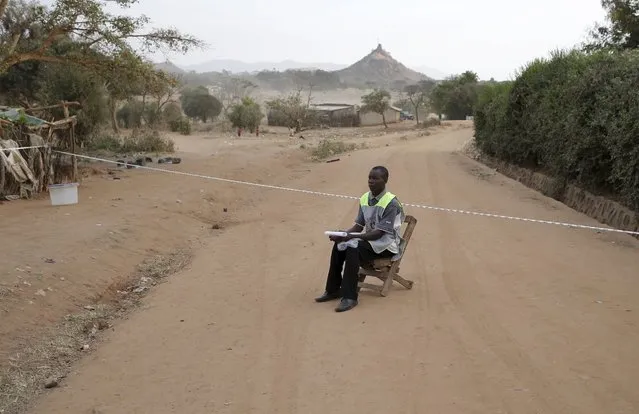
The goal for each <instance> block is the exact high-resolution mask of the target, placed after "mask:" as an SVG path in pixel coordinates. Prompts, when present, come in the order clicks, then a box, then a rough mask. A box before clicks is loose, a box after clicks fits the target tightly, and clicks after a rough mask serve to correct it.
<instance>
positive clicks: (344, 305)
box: [335, 298, 357, 312]
mask: <svg viewBox="0 0 639 414" xmlns="http://www.w3.org/2000/svg"><path fill="white" fill-rule="evenodd" d="M355 306H357V301H356V300H355V299H346V298H343V299H342V300H341V302H340V303H339V305H338V306H337V307H336V308H335V312H346V311H349V310H351V309H353V308H354V307H355Z"/></svg>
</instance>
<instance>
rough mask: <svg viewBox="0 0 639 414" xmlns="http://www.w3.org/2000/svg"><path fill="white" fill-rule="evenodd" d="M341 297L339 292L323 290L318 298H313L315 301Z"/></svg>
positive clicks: (321, 301)
mask: <svg viewBox="0 0 639 414" xmlns="http://www.w3.org/2000/svg"><path fill="white" fill-rule="evenodd" d="M341 297H342V295H340V294H339V292H337V293H328V292H324V294H323V295H322V296H320V297H319V298H315V302H317V303H323V302H330V301H331V300H335V299H339V298H341Z"/></svg>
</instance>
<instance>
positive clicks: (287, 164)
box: [0, 127, 639, 414]
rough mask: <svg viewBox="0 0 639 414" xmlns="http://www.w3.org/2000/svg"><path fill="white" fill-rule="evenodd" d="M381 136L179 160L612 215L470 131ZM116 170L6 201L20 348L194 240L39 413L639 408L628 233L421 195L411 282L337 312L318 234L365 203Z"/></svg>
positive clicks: (219, 149)
mask: <svg viewBox="0 0 639 414" xmlns="http://www.w3.org/2000/svg"><path fill="white" fill-rule="evenodd" d="M354 134H355V133H354ZM378 135H379V136H377V137H373V138H370V139H368V138H361V137H359V136H355V135H353V137H351V138H352V139H354V140H358V139H367V140H368V141H370V146H371V148H370V149H366V150H359V151H356V152H354V153H352V154H350V155H348V156H346V155H343V156H341V157H340V158H341V161H340V162H336V163H331V164H317V163H316V164H309V163H305V162H304V160H303V158H302V154H301V153H300V151H299V150H296V149H295V148H297V146H298V145H299V144H298V143H297V142H290V140H289V141H287V140H286V138H278V139H272V140H270V141H269V140H268V139H264V140H255V139H253V140H248V139H247V140H242V142H241V143H240V142H238V143H236V144H235V145H233V146H231V145H230V144H229V143H226V144H225V143H224V141H223V140H221V139H218V140H208V141H206V140H204V142H202V141H199V142H197V144H196V146H195V147H190V146H189V141H183V142H179V143H178V145H179V147H180V148H181V149H182V150H183V151H185V154H184V155H183V156H184V157H185V162H184V163H183V164H181V165H176V166H173V167H172V168H176V169H178V168H179V169H181V170H184V171H194V172H198V173H206V174H211V175H223V176H225V177H233V178H239V179H246V180H260V181H261V182H263V183H269V184H270V183H275V184H284V185H289V186H291V187H296V188H306V189H312V190H318V191H327V192H333V193H339V194H352V195H359V194H360V193H362V192H364V191H365V190H366V174H367V173H368V170H369V169H370V167H371V166H373V165H376V164H383V165H386V166H388V167H389V169H390V172H391V179H390V183H389V188H390V189H391V190H392V191H393V192H395V193H396V194H398V195H399V197H400V198H401V200H403V201H406V202H411V203H421V204H431V205H438V206H448V207H455V208H463V209H477V210H484V211H492V212H496V213H504V214H509V215H520V216H529V217H535V218H541V219H551V220H564V221H571V222H579V223H586V224H596V223H595V222H594V221H593V220H591V219H589V218H587V217H585V216H583V215H581V214H579V213H576V212H574V211H572V210H570V209H568V208H567V207H565V206H563V205H562V204H560V203H558V202H555V201H553V200H550V199H547V198H545V197H543V196H541V195H539V194H537V193H535V192H534V191H532V190H529V189H527V188H525V187H523V186H522V185H520V184H519V183H516V182H513V181H512V180H509V179H506V178H504V177H502V176H500V175H497V174H494V173H493V172H492V170H490V169H487V168H485V167H483V166H481V165H479V164H477V163H476V162H474V161H471V160H469V159H468V158H466V157H464V156H463V155H460V154H458V153H456V152H455V151H456V150H457V149H458V148H459V147H460V146H461V145H462V144H463V143H464V142H465V141H466V140H468V139H469V138H470V136H471V135H472V130H471V129H467V128H459V127H453V128H447V129H442V130H439V131H438V132H437V133H435V134H433V135H430V136H422V137H417V136H416V135H415V134H414V133H404V132H395V133H391V134H388V135H386V134H378ZM189 148H190V150H191V151H192V150H193V148H196V151H195V152H197V154H191V155H188V152H189ZM211 154H215V155H211ZM121 175H123V176H125V178H123V179H122V180H115V181H114V180H109V179H107V177H105V176H101V175H98V176H94V177H91V179H89V180H87V182H86V184H85V185H83V188H82V190H81V191H82V192H81V196H82V203H81V204H79V205H78V206H75V207H71V208H65V209H62V208H60V209H54V208H51V207H49V206H47V203H46V200H43V201H41V202H40V201H37V202H30V203H27V202H20V203H15V204H14V203H11V204H10V205H9V206H7V205H5V206H2V207H1V208H2V209H3V213H2V217H3V220H2V225H1V226H2V228H1V230H2V232H3V235H5V234H7V232H8V234H9V237H8V239H10V240H12V243H11V244H10V245H9V247H8V249H9V251H8V252H7V250H5V247H4V245H5V244H4V243H3V268H6V272H5V273H6V274H10V277H11V282H12V283H13V281H14V280H13V279H15V281H16V283H17V285H19V284H20V283H22V282H23V281H24V278H26V277H27V276H26V275H28V280H29V282H28V283H30V284H31V285H30V286H26V285H22V286H19V287H20V289H22V291H20V292H18V291H17V289H18V288H15V289H14V290H15V291H14V292H13V293H11V294H8V295H7V297H8V299H6V300H5V299H4V298H3V302H1V303H0V305H1V306H4V307H5V308H6V309H7V310H8V312H5V314H2V312H3V311H2V309H0V314H1V315H2V324H1V327H0V329H1V332H0V341H2V342H0V346H2V347H3V348H4V349H5V350H6V349H9V348H10V346H9V344H8V342H6V343H5V339H4V338H6V337H8V336H12V337H13V336H16V335H17V336H19V334H20V332H22V330H21V327H22V325H21V324H24V323H27V321H29V323H31V324H33V325H34V328H33V329H31V330H28V331H29V332H32V333H33V332H38V331H37V329H36V328H37V327H38V326H41V325H42V326H44V325H45V324H46V322H47V319H48V320H55V319H56V318H59V316H60V315H63V314H64V313H65V312H68V311H69V310H68V307H73V306H79V305H82V304H84V303H85V301H86V300H87V295H89V294H90V293H91V292H96V291H99V289H100V288H103V287H105V286H107V285H108V284H109V283H110V282H111V280H112V278H113V277H115V276H116V274H117V273H118V272H123V271H125V270H126V269H130V268H131V267H133V266H134V265H135V263H137V262H139V261H140V260H141V259H142V258H143V257H144V256H145V255H148V254H149V253H150V252H156V251H170V250H171V249H173V248H175V247H176V246H177V245H181V244H184V243H190V244H191V245H192V246H193V248H194V249H195V258H194V260H193V262H192V264H191V266H190V267H189V268H188V269H185V270H184V271H183V272H181V273H180V274H178V275H175V276H173V277H171V278H170V280H169V281H168V282H167V283H166V284H163V285H161V286H159V287H158V288H157V289H154V290H153V291H152V292H151V294H150V295H149V296H148V297H147V298H146V299H145V301H144V303H145V309H143V310H140V311H138V312H135V313H134V314H132V315H131V317H130V318H128V319H127V320H124V321H120V322H117V323H116V324H115V326H114V330H113V331H112V332H108V333H107V334H106V335H105V336H106V337H105V341H104V343H103V344H101V346H100V347H99V349H98V350H96V351H95V352H94V353H92V354H90V355H89V356H87V357H86V358H85V359H83V360H82V361H80V362H79V363H78V364H77V365H76V368H75V369H74V372H73V373H72V374H71V375H70V376H69V377H68V378H67V379H66V380H65V381H64V382H63V384H62V387H61V388H60V389H56V390H53V391H51V392H50V393H48V394H47V395H45V396H44V397H43V398H41V399H40V400H39V401H38V402H37V404H36V406H35V407H33V410H32V412H33V413H45V412H46V413H65V414H66V413H103V414H110V413H211V412H215V413H237V414H240V413H242V414H243V413H291V414H292V413H349V414H350V413H360V412H361V413H364V412H365V413H416V414H417V413H418V414H421V413H425V412H433V413H562V414H564V413H602V412H606V413H636V412H638V411H639V391H638V390H637V388H636V387H635V386H634V384H635V383H636V382H637V381H639V370H638V369H637V368H636V367H637V366H639V354H638V353H637V351H636V350H637V347H638V346H639V331H637V329H636V327H637V323H638V322H639V316H638V314H639V309H637V307H636V304H637V301H636V298H637V296H638V294H639V283H638V282H637V268H638V266H639V254H637V253H638V251H639V243H638V242H637V241H636V240H635V239H632V238H631V237H626V236H623V235H609V234H597V233H593V232H589V231H583V230H571V229H565V228H561V227H553V226H546V225H537V224H526V223H521V222H509V221H504V220H495V219H487V218H477V217H469V216H464V215H452V214H447V213H435V212H431V211H427V210H419V209H409V211H408V212H409V214H412V215H414V216H415V217H416V218H417V219H418V220H419V222H418V225H417V228H416V232H415V234H414V236H413V241H412V244H411V246H410V248H409V251H408V252H407V255H406V257H405V259H404V261H403V263H402V274H403V275H404V277H406V278H408V279H412V280H414V281H415V286H414V288H413V289H412V290H410V291H406V290H403V289H402V288H401V287H394V289H393V290H392V291H391V293H390V296H389V297H386V298H381V297H379V296H375V295H373V294H369V293H362V295H361V299H360V306H359V307H357V308H356V309H354V310H353V311H351V312H347V313H345V314H336V313H335V312H333V307H334V305H335V304H334V303H331V304H316V303H314V302H313V298H314V296H315V295H317V294H320V293H321V291H322V288H323V284H324V278H325V276H326V266H327V262H328V255H329V252H330V248H331V246H330V243H328V242H327V240H326V239H325V237H324V236H323V234H322V233H323V231H325V230H327V229H332V228H337V227H344V226H348V225H349V224H350V223H351V222H352V219H353V218H354V216H355V213H356V204H355V202H353V201H350V200H342V199H334V198H323V197H318V196H314V195H304V194H296V193H289V192H280V191H275V190H263V189H253V188H250V187H242V186H238V185H230V184H221V183H216V182H207V181H203V180H200V179H195V178H184V177H177V176H172V175H159V174H158V173H151V172H143V171H128V172H126V173H123V174H122V173H121ZM88 197H91V198H88ZM178 200H179V201H178ZM223 207H226V208H227V209H228V213H223V212H222V208H223ZM5 212H7V213H6V214H5ZM67 214H69V215H67ZM7 217H9V219H7ZM52 217H53V218H54V219H53V220H52V219H51V218H52ZM212 223H222V224H223V227H224V229H223V231H212V230H211V229H210V227H211V225H212ZM97 224H101V226H97ZM43 229H46V231H47V233H46V234H49V236H45V237H44V238H42V237H43V235H42V233H43V231H44V230H43ZM92 250H95V251H96V253H90V252H91V251H92ZM5 258H6V260H7V261H8V263H7V264H6V266H5V263H4V261H5ZM43 258H53V259H55V260H56V263H53V264H52V263H46V262H45V261H44V260H43ZM26 266H30V268H29V269H28V270H29V272H30V273H28V272H25V271H24V270H25V267H26ZM17 267H21V270H22V271H16V270H15V268H17ZM63 275H67V276H66V277H65V276H63ZM18 276H21V277H22V278H21V279H18V278H17V277H18ZM2 277H3V280H9V277H8V276H6V275H5V274H3V276H2ZM60 277H65V280H64V281H63V280H60ZM40 279H41V280H40ZM47 287H51V289H52V291H47V292H48V293H47V294H46V296H44V297H42V296H33V297H32V298H29V299H28V300H29V301H30V302H33V303H30V302H28V301H27V298H26V297H25V294H26V292H28V293H29V295H33V292H35V291H36V290H37V289H46V288H47ZM56 298H58V299H57V300H56ZM61 298H67V299H65V300H63V299H61ZM61 303H64V304H66V305H64V306H63V305H61ZM18 305H20V306H21V308H19V310H20V311H19V312H17V311H15V310H16V309H18V308H17V306H18ZM65 306H66V307H67V308H65ZM34 315H35V316H39V317H40V318H41V319H40V320H37V318H34ZM36 320H37V322H36ZM5 321H8V322H5Z"/></svg>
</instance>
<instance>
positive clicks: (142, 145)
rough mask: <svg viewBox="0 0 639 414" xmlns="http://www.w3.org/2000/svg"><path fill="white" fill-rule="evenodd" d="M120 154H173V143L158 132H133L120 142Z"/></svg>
mask: <svg viewBox="0 0 639 414" xmlns="http://www.w3.org/2000/svg"><path fill="white" fill-rule="evenodd" d="M120 151H121V152H125V153H130V152H155V153H160V152H174V151H175V143H174V142H173V140H171V139H170V138H167V137H164V136H162V135H160V133H159V132H158V131H150V130H134V131H133V132H132V133H131V136H130V137H127V138H125V139H124V140H123V142H122V147H121V149H120Z"/></svg>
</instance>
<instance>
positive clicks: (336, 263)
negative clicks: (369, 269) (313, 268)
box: [326, 240, 394, 300]
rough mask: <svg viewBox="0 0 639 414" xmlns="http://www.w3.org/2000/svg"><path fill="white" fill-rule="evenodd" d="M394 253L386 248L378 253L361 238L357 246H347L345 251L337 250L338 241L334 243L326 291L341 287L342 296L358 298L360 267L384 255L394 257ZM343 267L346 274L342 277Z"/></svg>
mask: <svg viewBox="0 0 639 414" xmlns="http://www.w3.org/2000/svg"><path fill="white" fill-rule="evenodd" d="M392 256H394V253H392V252H389V251H388V250H384V251H383V252H381V253H379V254H377V253H375V251H374V250H373V247H372V246H371V244H370V243H369V242H367V241H363V240H360V241H359V243H358V244H357V248H356V249H355V248H353V247H347V248H346V250H344V251H339V250H337V243H335V244H334V245H333V252H332V253H331V265H330V268H329V269H328V277H327V279H326V291H327V292H328V293H336V292H338V291H339V290H340V288H341V293H342V297H343V298H345V299H355V300H357V282H358V278H359V275H358V274H359V267H360V265H363V264H370V263H373V260H375V259H380V258H383V257H392ZM342 268H343V269H344V276H343V277H342Z"/></svg>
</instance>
